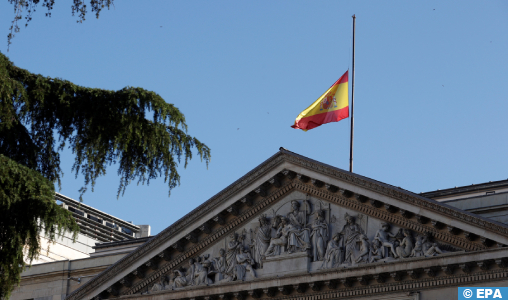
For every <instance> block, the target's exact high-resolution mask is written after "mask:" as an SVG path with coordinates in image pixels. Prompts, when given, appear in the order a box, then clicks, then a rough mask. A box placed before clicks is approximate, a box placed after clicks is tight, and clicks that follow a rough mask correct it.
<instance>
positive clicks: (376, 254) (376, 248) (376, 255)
mask: <svg viewBox="0 0 508 300" xmlns="http://www.w3.org/2000/svg"><path fill="white" fill-rule="evenodd" d="M383 252H384V251H383V245H382V244H381V242H380V241H379V240H377V239H374V241H372V245H371V247H370V259H369V262H371V263H372V262H376V261H378V260H380V259H383Z"/></svg>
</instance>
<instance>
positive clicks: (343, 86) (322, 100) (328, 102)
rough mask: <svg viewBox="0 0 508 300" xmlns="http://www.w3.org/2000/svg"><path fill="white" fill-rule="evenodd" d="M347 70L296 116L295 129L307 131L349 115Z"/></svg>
mask: <svg viewBox="0 0 508 300" xmlns="http://www.w3.org/2000/svg"><path fill="white" fill-rule="evenodd" d="M348 72H349V71H346V73H344V75H342V76H341V77H340V78H339V80H337V81H336V82H335V83H334V84H333V85H332V86H331V87H330V88H329V89H328V90H327V91H326V92H325V93H324V94H323V95H321V97H319V98H318V99H317V100H316V101H314V103H312V104H311V105H310V106H309V107H307V109H305V110H304V111H302V112H301V113H300V114H299V115H298V117H296V120H295V125H293V126H291V127H293V128H295V129H303V131H307V130H309V129H312V128H316V127H318V126H321V125H323V124H326V123H330V122H338V121H340V120H342V119H345V118H347V117H349V94H348Z"/></svg>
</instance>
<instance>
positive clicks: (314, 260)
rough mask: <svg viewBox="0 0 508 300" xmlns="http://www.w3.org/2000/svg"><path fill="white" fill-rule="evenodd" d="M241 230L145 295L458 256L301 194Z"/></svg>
mask: <svg viewBox="0 0 508 300" xmlns="http://www.w3.org/2000/svg"><path fill="white" fill-rule="evenodd" d="M302 198H306V199H305V200H302ZM337 216H339V217H340V218H337ZM240 231H241V232H239V231H237V232H235V233H232V234H230V235H229V236H228V237H227V238H225V239H223V240H222V241H221V242H219V243H217V244H215V245H212V246H211V247H210V248H209V249H208V250H206V253H205V254H202V255H201V256H198V257H195V258H191V259H189V261H188V263H187V265H185V266H181V267H180V268H179V269H176V270H173V271H172V272H171V273H172V275H173V276H172V280H171V282H169V280H166V279H161V280H160V282H157V283H155V284H154V285H153V286H152V287H150V288H148V290H147V292H148V293H150V292H153V291H159V290H164V289H180V288H185V287H188V286H199V285H211V284H220V283H223V282H231V281H244V280H252V279H254V278H256V277H263V276H274V275H278V274H285V273H291V272H300V271H305V272H312V271H317V270H320V269H332V268H347V267H353V266H356V265H359V264H369V263H377V262H390V261H395V260H401V259H407V258H411V257H422V258H423V257H430V256H436V255H441V254H443V253H446V252H452V251H458V249H455V248H453V247H451V246H449V245H444V244H439V243H436V242H434V241H433V240H432V237H431V236H428V235H421V234H420V235H416V234H415V233H414V232H412V231H410V230H408V229H404V228H395V226H392V225H391V224H389V223H386V222H383V221H382V220H378V219H374V218H368V217H367V216H365V215H362V214H357V213H355V212H353V211H351V210H350V209H347V208H344V207H340V206H338V205H332V204H330V203H325V202H323V201H321V200H318V199H311V198H310V197H309V196H305V195H304V194H303V193H301V192H295V193H292V194H290V195H288V196H287V197H286V199H285V201H283V202H281V203H280V204H279V205H278V207H271V208H268V209H267V210H266V211H265V212H264V213H263V214H261V215H260V216H259V217H258V218H257V219H254V220H252V221H251V222H249V223H248V224H245V225H244V226H243V228H241V229H240Z"/></svg>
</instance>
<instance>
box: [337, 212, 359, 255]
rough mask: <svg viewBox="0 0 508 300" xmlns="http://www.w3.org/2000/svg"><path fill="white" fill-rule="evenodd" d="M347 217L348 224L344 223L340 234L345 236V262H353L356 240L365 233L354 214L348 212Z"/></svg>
mask: <svg viewBox="0 0 508 300" xmlns="http://www.w3.org/2000/svg"><path fill="white" fill-rule="evenodd" d="M345 219H346V222H347V224H346V225H344V228H342V231H341V232H340V234H341V235H342V236H343V237H344V238H343V241H344V248H345V258H344V262H345V263H350V264H351V263H353V258H352V255H353V253H354V252H355V250H356V247H355V246H356V242H357V241H358V240H359V236H360V235H361V234H362V233H363V232H362V229H361V228H360V226H359V225H358V224H356V223H355V219H354V218H353V216H350V215H349V214H347V213H346V215H345Z"/></svg>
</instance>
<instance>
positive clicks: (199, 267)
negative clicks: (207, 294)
mask: <svg viewBox="0 0 508 300" xmlns="http://www.w3.org/2000/svg"><path fill="white" fill-rule="evenodd" d="M209 256H210V255H209V254H207V255H205V256H202V257H198V259H197V260H196V261H195V262H194V266H195V268H194V283H193V285H208V284H212V283H213V282H212V280H211V279H210V278H208V270H209V268H210V266H211V265H212V262H211V261H209V260H208V257H209Z"/></svg>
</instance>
